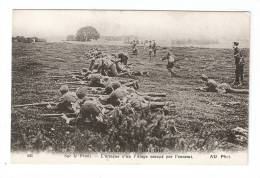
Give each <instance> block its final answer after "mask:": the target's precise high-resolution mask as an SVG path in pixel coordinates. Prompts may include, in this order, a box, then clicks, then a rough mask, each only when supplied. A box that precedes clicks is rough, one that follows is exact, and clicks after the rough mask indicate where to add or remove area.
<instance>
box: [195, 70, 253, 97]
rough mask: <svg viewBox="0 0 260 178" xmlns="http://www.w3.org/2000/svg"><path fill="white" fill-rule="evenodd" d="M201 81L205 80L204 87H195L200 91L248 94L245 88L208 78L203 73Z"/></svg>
mask: <svg viewBox="0 0 260 178" xmlns="http://www.w3.org/2000/svg"><path fill="white" fill-rule="evenodd" d="M201 79H202V81H204V82H205V85H206V86H205V87H202V88H197V90H200V91H207V92H218V93H242V94H248V93H249V91H248V90H247V89H234V88H231V86H230V85H229V84H227V83H218V82H216V81H215V80H213V79H209V78H208V77H207V76H206V75H205V74H202V75H201Z"/></svg>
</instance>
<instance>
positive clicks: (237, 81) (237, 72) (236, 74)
mask: <svg viewBox="0 0 260 178" xmlns="http://www.w3.org/2000/svg"><path fill="white" fill-rule="evenodd" d="M238 84H239V65H236V70H235V82H234V85H238Z"/></svg>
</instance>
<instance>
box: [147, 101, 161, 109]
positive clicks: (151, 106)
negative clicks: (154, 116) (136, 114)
mask: <svg viewBox="0 0 260 178" xmlns="http://www.w3.org/2000/svg"><path fill="white" fill-rule="evenodd" d="M164 106H165V102H156V101H152V102H150V103H149V107H150V108H151V109H156V108H163V107H164Z"/></svg>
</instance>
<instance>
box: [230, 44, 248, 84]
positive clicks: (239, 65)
mask: <svg viewBox="0 0 260 178" xmlns="http://www.w3.org/2000/svg"><path fill="white" fill-rule="evenodd" d="M238 45H239V43H238V42H234V43H233V49H234V59H235V65H236V70H235V81H234V83H233V85H243V80H244V64H245V61H244V58H243V55H242V53H241V51H240V49H239V48H238Z"/></svg>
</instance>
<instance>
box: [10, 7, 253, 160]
mask: <svg viewBox="0 0 260 178" xmlns="http://www.w3.org/2000/svg"><path fill="white" fill-rule="evenodd" d="M10 40H11V39H10ZM249 44H250V13H249V12H213V11H212V12H210V11H207V12H203V11H134V10H131V11H130V10H120V11H116V10H114V11H112V10H22V9H16V10H13V29H12V114H11V156H12V163H83V164H97V163H103V164H221V165H229V164H239V165H240V164H247V162H248V152H247V151H248V132H249V127H248V114H249V113H248V107H249V106H248V103H249V101H248V98H249V59H250V55H249V54H250V46H249Z"/></svg>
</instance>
